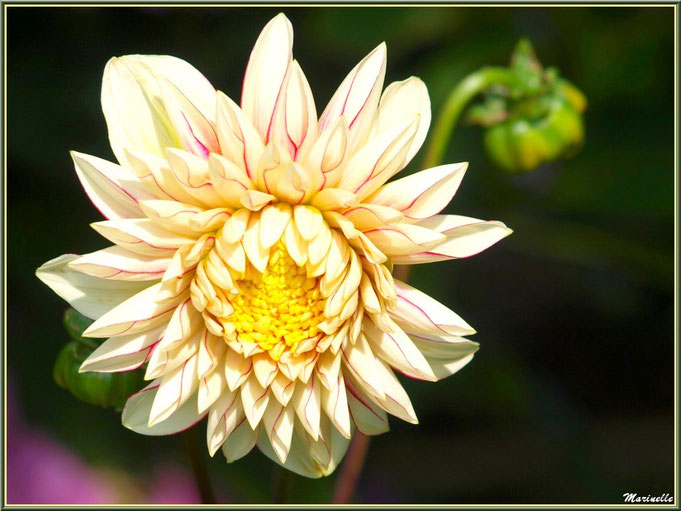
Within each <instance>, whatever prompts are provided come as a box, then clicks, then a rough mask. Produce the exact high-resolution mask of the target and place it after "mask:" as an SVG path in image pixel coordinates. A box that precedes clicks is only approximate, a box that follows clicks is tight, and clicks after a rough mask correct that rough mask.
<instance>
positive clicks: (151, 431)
mask: <svg viewBox="0 0 681 511" xmlns="http://www.w3.org/2000/svg"><path fill="white" fill-rule="evenodd" d="M158 387H159V381H158V380H156V381H153V382H151V383H150V384H149V385H147V386H146V387H145V388H144V389H142V390H141V391H139V392H137V393H136V394H133V395H132V396H130V398H129V399H128V400H127V401H126V403H125V407H124V408H123V414H122V416H121V420H122V422H123V426H125V427H126V428H128V429H131V430H133V431H134V432H135V433H140V434H142V435H152V436H160V435H172V434H175V433H179V432H181V431H184V430H186V429H189V428H191V427H192V426H193V425H194V424H196V423H197V422H199V421H200V420H202V419H203V418H204V417H205V415H206V414H199V413H198V412H197V411H196V394H194V395H192V396H191V397H190V398H189V399H187V401H185V403H184V404H183V405H182V406H181V407H180V408H179V409H178V410H177V411H175V413H173V414H172V415H171V416H170V417H169V418H168V419H166V420H164V421H163V422H160V423H158V424H156V425H155V426H153V427H149V426H148V422H149V413H150V412H151V407H152V405H153V403H154V400H155V398H156V394H157V392H158Z"/></svg>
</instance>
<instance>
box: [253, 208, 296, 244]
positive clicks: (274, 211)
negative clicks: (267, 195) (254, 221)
mask: <svg viewBox="0 0 681 511" xmlns="http://www.w3.org/2000/svg"><path fill="white" fill-rule="evenodd" d="M289 220H291V206H289V205H288V204H286V203H282V202H278V203H277V204H272V205H271V206H266V207H265V208H264V209H263V211H262V213H261V215H260V243H261V244H262V245H263V246H264V247H265V248H269V247H271V246H272V245H274V244H275V243H276V242H277V241H279V238H281V237H282V235H283V234H284V229H286V226H287V225H288V223H289Z"/></svg>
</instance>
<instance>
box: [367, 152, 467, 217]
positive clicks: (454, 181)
mask: <svg viewBox="0 0 681 511" xmlns="http://www.w3.org/2000/svg"><path fill="white" fill-rule="evenodd" d="M467 168H468V163H454V164H451V165H441V166H439V167H433V168H431V169H427V170H422V171H421V172H416V173H415V174H412V175H410V176H407V177H403V178H402V179H397V180H396V181H392V182H390V183H388V184H386V185H384V186H382V187H381V188H379V189H378V190H377V191H376V192H374V193H373V194H371V196H369V197H368V198H367V199H366V202H370V203H371V204H378V205H382V206H388V207H391V208H394V209H397V210H399V211H402V212H403V213H404V216H405V217H407V218H408V219H410V220H421V219H424V218H429V217H431V216H433V215H436V214H438V213H439V212H440V211H442V210H443V209H444V208H445V207H446V206H447V204H449V201H451V200H452V197H453V196H454V194H455V193H456V191H457V189H458V188H459V185H460V184H461V180H462V179H463V176H464V174H465V172H466V169H467Z"/></svg>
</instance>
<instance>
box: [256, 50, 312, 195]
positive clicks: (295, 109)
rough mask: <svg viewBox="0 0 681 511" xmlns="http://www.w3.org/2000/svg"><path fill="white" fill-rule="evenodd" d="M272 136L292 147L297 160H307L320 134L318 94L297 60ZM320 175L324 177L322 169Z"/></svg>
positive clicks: (280, 101) (279, 104)
mask: <svg viewBox="0 0 681 511" xmlns="http://www.w3.org/2000/svg"><path fill="white" fill-rule="evenodd" d="M269 138H270V139H271V140H273V141H274V142H275V143H276V144H277V145H278V146H279V147H281V148H286V149H288V152H289V154H290V156H291V158H292V159H293V160H294V161H304V160H305V156H306V155H307V152H308V151H309V149H310V147H311V146H312V144H314V142H315V140H316V138H317V109H316V107H315V104H314V98H313V97H312V91H311V90H310V84H309V83H308V82H307V78H305V74H304V73H303V70H302V69H301V68H300V65H299V64H298V62H297V61H295V60H294V61H293V62H292V63H291V65H290V66H289V68H288V72H287V73H286V78H285V79H284V83H283V85H282V90H281V93H280V96H279V99H278V100H277V103H276V108H275V110H274V115H273V121H272V127H271V131H270V137H269ZM310 177H312V176H310ZM319 177H320V178H321V173H319ZM320 184H321V183H320Z"/></svg>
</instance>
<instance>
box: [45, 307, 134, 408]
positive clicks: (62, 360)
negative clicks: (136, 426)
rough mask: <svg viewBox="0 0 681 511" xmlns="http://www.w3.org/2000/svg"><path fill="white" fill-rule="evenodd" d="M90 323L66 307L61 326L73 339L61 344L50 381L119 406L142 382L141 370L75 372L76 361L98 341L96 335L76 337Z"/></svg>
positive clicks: (85, 397) (92, 399) (100, 403)
mask: <svg viewBox="0 0 681 511" xmlns="http://www.w3.org/2000/svg"><path fill="white" fill-rule="evenodd" d="M90 323H92V320H90V319H88V318H85V317H84V316H82V315H81V314H79V313H78V312H77V311H75V310H73V309H68V310H67V311H66V313H65V314H64V326H65V327H66V330H67V332H68V333H69V335H70V336H71V337H73V338H74V339H73V340H71V341H70V342H69V343H68V344H66V346H64V347H63V348H62V349H61V351H60V352H59V354H58V355H57V359H56V361H55V364H54V369H53V376H54V381H55V382H56V383H57V385H59V386H60V387H62V388H64V389H67V390H69V391H70V392H71V394H73V395H74V396H75V397H76V398H78V399H80V400H81V401H85V402H86V403H89V404H93V405H98V406H102V407H105V408H108V407H114V408H116V409H121V408H123V405H124V404H125V402H126V400H127V399H128V397H130V395H131V394H133V393H135V392H137V391H138V390H140V389H141V388H142V387H143V386H144V377H143V374H144V373H143V371H141V370H136V371H126V372H121V373H96V372H84V373H81V372H79V369H80V365H81V364H82V363H83V361H84V360H85V359H86V358H87V357H89V356H90V354H91V353H92V352H93V351H94V350H95V349H96V348H97V347H98V346H99V345H100V344H101V340H100V339H88V338H83V337H80V334H81V333H82V332H83V331H84V330H85V329H86V328H87V326H88V325H89V324H90Z"/></svg>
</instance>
